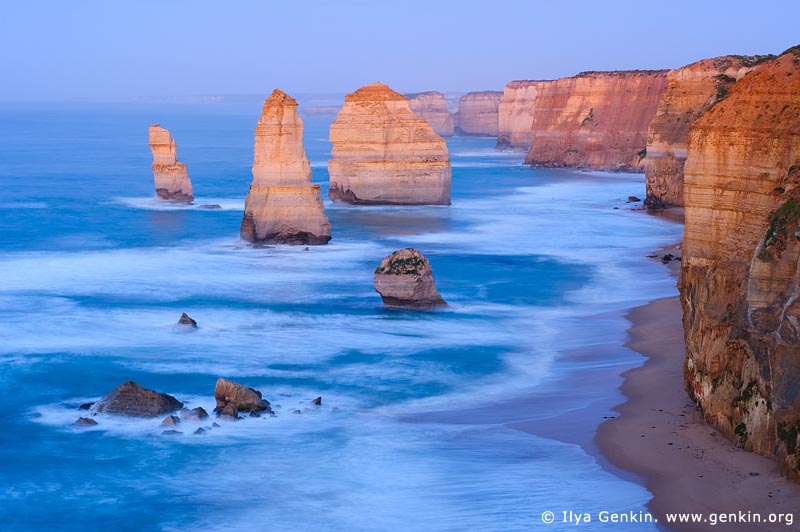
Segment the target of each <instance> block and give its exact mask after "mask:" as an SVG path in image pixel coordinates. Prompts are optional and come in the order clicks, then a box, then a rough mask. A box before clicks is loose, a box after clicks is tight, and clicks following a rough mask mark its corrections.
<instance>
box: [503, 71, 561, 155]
mask: <svg viewBox="0 0 800 532" xmlns="http://www.w3.org/2000/svg"><path fill="white" fill-rule="evenodd" d="M547 83H549V82H547V81H512V82H510V83H508V84H507V85H506V86H505V87H504V88H503V96H502V98H501V99H500V105H499V108H498V116H497V147H498V148H524V149H526V150H527V149H528V148H530V147H531V135H532V131H531V126H532V125H533V111H534V109H535V107H536V95H537V94H538V92H539V90H538V89H539V87H540V86H541V85H542V84H547Z"/></svg>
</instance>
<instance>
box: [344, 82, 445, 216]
mask: <svg viewBox="0 0 800 532" xmlns="http://www.w3.org/2000/svg"><path fill="white" fill-rule="evenodd" d="M330 140H331V142H332V143H333V150H332V157H331V159H330V161H329V162H328V173H329V174H330V190H329V193H328V195H329V196H330V198H331V199H332V200H334V201H342V202H347V203H353V204H399V205H419V204H435V205H449V204H450V159H449V157H448V153H447V145H446V144H445V141H444V139H442V137H440V136H439V135H437V134H436V133H435V132H434V131H433V128H431V126H430V125H429V124H428V123H427V122H426V121H425V120H423V119H421V118H419V117H418V116H417V115H415V114H414V112H413V111H411V108H410V107H409V105H408V100H407V99H406V98H405V97H404V96H403V95H402V94H399V93H397V92H395V91H393V90H392V89H390V88H389V87H388V86H386V85H384V84H382V83H373V84H370V85H366V86H364V87H361V88H360V89H358V90H357V91H355V92H353V93H352V94H348V95H347V96H346V98H345V104H344V107H342V109H341V110H340V111H339V114H338V115H337V117H336V120H334V121H333V123H332V124H331V131H330Z"/></svg>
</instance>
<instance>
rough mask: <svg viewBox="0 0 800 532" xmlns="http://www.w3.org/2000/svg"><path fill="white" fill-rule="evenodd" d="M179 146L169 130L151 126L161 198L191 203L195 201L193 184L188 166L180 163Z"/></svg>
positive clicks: (152, 150)
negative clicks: (187, 170) (177, 150)
mask: <svg viewBox="0 0 800 532" xmlns="http://www.w3.org/2000/svg"><path fill="white" fill-rule="evenodd" d="M176 149H177V145H176V144H175V139H173V138H172V135H170V133H169V130H167V129H164V128H163V127H161V126H160V125H158V124H153V125H152V126H150V151H151V152H152V153H153V178H154V180H155V185H156V194H158V197H159V198H162V199H165V200H170V201H177V202H182V203H191V202H192V201H193V200H194V193H193V192H192V182H191V181H190V180H189V175H188V174H187V173H186V165H185V164H183V163H182V162H180V161H178V157H177V154H176Z"/></svg>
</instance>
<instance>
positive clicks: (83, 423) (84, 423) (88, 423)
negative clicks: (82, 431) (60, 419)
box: [73, 417, 97, 427]
mask: <svg viewBox="0 0 800 532" xmlns="http://www.w3.org/2000/svg"><path fill="white" fill-rule="evenodd" d="M73 425H78V426H79V427H92V426H94V425H97V421H95V420H94V419H92V418H89V417H79V418H78V419H76V420H75V423H73Z"/></svg>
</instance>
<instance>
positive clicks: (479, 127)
mask: <svg viewBox="0 0 800 532" xmlns="http://www.w3.org/2000/svg"><path fill="white" fill-rule="evenodd" d="M502 95H503V93H502V92H498V91H481V92H468V93H467V94H465V95H464V96H462V97H461V98H460V99H459V100H458V130H459V131H460V132H461V133H463V134H465V135H487V136H490V137H494V136H496V135H497V109H498V107H499V106H500V98H501V96H502Z"/></svg>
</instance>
